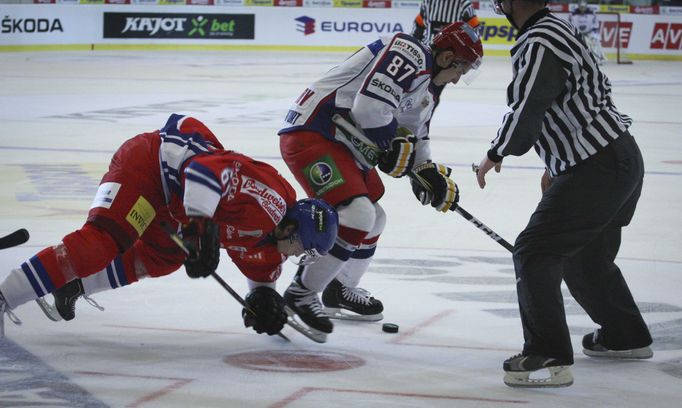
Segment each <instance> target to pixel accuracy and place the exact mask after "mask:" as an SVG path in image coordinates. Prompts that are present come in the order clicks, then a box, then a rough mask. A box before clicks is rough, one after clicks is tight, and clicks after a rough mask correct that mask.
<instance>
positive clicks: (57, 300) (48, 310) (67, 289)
mask: <svg viewBox="0 0 682 408" xmlns="http://www.w3.org/2000/svg"><path fill="white" fill-rule="evenodd" d="M52 296H53V297H54V304H53V305H51V304H49V303H48V302H47V301H46V300H45V298H38V299H36V303H38V306H40V309H42V311H43V313H45V316H47V318H48V319H50V320H52V321H55V322H58V321H60V320H62V319H63V320H66V321H69V320H73V319H74V318H75V317H76V301H77V300H78V298H79V297H81V296H83V298H84V299H85V300H87V301H88V303H90V304H91V305H92V306H94V307H96V308H98V309H99V310H104V308H103V307H101V306H100V305H98V304H97V302H95V301H94V300H93V299H91V298H89V297H88V296H86V295H85V290H84V289H83V282H82V281H81V280H80V279H74V280H72V281H71V282H69V283H67V284H66V285H64V286H62V287H61V288H59V289H56V290H55V291H54V292H52Z"/></svg>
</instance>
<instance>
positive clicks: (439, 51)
mask: <svg viewBox="0 0 682 408" xmlns="http://www.w3.org/2000/svg"><path fill="white" fill-rule="evenodd" d="M482 56H483V49H482V46H481V41H480V38H479V35H478V34H477V32H476V31H475V30H474V29H472V28H471V27H470V26H469V25H467V24H466V23H462V22H457V23H453V24H450V25H448V26H445V27H444V28H443V29H442V30H441V32H440V33H439V34H438V35H437V36H435V37H434V39H433V41H432V43H431V45H430V46H425V45H423V44H422V43H421V42H420V41H419V40H417V39H416V38H414V37H412V36H410V35H407V34H403V33H400V34H397V35H395V36H393V37H391V38H381V39H379V40H377V41H375V42H373V43H371V44H369V45H367V46H366V47H363V48H362V49H360V50H358V51H357V52H356V53H354V54H353V55H351V56H350V57H349V58H348V59H346V60H345V61H344V62H343V63H341V64H340V65H338V66H336V67H334V68H332V69H331V70H330V71H328V72H327V73H326V74H325V75H324V76H323V77H322V78H321V79H319V80H317V81H316V82H315V83H313V84H312V85H310V86H309V87H308V88H307V89H305V90H304V91H303V93H301V95H300V96H299V97H298V99H296V101H295V102H294V104H293V105H292V106H291V108H290V109H289V111H288V113H287V115H286V118H285V123H284V126H283V127H282V129H280V131H279V132H278V133H279V135H280V151H281V153H282V157H283V158H284V161H285V162H286V164H287V166H288V167H289V169H290V170H291V172H292V173H293V174H294V176H295V177H296V179H297V180H298V182H299V183H300V184H301V186H302V188H303V189H304V190H305V191H306V193H307V194H308V196H310V197H318V198H322V199H324V200H325V201H327V202H328V203H330V204H332V205H333V206H335V207H336V208H337V210H338V214H339V224H340V225H339V235H338V239H337V241H336V244H335V245H334V246H333V248H332V249H331V250H330V251H329V254H328V255H327V256H325V257H323V258H322V259H320V260H318V261H317V262H316V263H315V264H312V265H303V266H301V267H300V268H299V271H298V273H297V275H296V277H295V279H294V282H293V283H292V284H291V285H290V286H289V288H288V289H287V290H286V292H285V294H284V297H285V299H286V301H287V303H288V305H289V306H290V308H291V309H293V310H294V311H295V312H296V313H297V314H298V315H299V317H300V318H301V319H302V320H303V321H304V322H305V323H306V324H308V325H309V326H310V327H312V328H314V329H317V330H319V331H321V332H324V333H331V332H332V330H333V324H332V322H331V321H330V320H329V317H330V316H331V317H335V318H347V319H351V320H380V319H382V318H383V316H382V311H383V305H382V302H381V301H379V300H378V299H376V298H374V297H372V296H371V294H370V293H369V292H368V291H366V290H364V289H361V288H359V287H358V284H359V282H360V278H361V277H362V275H363V274H364V273H365V271H366V270H367V268H368V267H369V264H370V261H371V259H372V256H373V255H374V252H375V249H376V245H377V241H378V239H379V236H380V234H381V232H382V231H383V229H384V225H385V222H386V215H385V213H384V210H383V209H382V207H381V206H380V205H379V203H378V201H379V199H380V198H381V196H382V195H383V194H384V185H383V183H382V181H381V179H380V178H379V175H378V172H377V170H376V169H375V166H377V165H378V167H379V169H380V170H381V171H383V172H384V173H386V174H388V175H390V176H392V177H402V176H405V175H408V174H409V176H410V177H409V178H410V180H411V183H412V190H413V192H414V194H415V196H416V197H417V198H418V199H419V201H420V202H421V203H422V204H423V205H426V204H430V205H431V206H432V207H434V208H435V209H437V210H438V211H443V212H447V211H448V210H452V209H454V208H455V207H456V205H457V204H456V203H457V201H458V198H459V192H458V190H457V186H456V184H455V183H454V182H453V181H452V180H451V179H450V178H449V174H450V169H448V168H447V167H445V166H442V165H438V164H436V163H433V162H432V161H431V151H430V148H429V121H430V119H431V114H432V110H433V107H434V102H435V101H434V95H433V88H434V85H444V84H446V83H457V82H458V81H459V80H460V78H462V77H464V76H467V75H470V74H471V72H472V71H474V70H476V69H477V68H478V67H479V65H480V63H481V58H482ZM319 292H322V302H323V303H324V306H326V310H325V309H324V308H323V307H322V304H321V303H320V299H319V297H318V293H319ZM349 312H350V313H349Z"/></svg>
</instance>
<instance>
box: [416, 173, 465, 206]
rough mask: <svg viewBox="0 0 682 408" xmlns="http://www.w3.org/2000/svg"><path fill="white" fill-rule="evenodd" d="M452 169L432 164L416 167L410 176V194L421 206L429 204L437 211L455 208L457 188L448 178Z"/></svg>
mask: <svg viewBox="0 0 682 408" xmlns="http://www.w3.org/2000/svg"><path fill="white" fill-rule="evenodd" d="M451 172H452V169H451V168H449V167H447V166H443V165H442V164H436V163H432V162H424V163H422V164H420V165H418V166H416V167H415V168H414V169H413V170H412V173H411V175H410V184H412V192H413V193H414V195H415V197H417V200H419V202H421V203H422V205H427V204H431V207H433V208H435V209H436V210H438V211H442V212H447V211H448V210H453V211H454V209H455V208H457V202H458V201H459V188H457V184H455V182H454V181H452V179H451V178H450V177H449V176H450V173H451Z"/></svg>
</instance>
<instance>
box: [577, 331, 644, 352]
mask: <svg viewBox="0 0 682 408" xmlns="http://www.w3.org/2000/svg"><path fill="white" fill-rule="evenodd" d="M602 340H603V339H602V332H601V329H597V330H595V331H594V333H589V334H586V335H585V336H584V337H583V353H584V354H585V355H586V356H590V357H597V358H614V359H646V358H651V357H653V356H654V352H653V351H651V348H650V347H649V346H644V347H638V348H633V349H627V350H609V349H608V348H606V347H605V346H604V345H603V344H601V343H602Z"/></svg>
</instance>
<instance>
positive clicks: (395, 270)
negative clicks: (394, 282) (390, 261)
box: [369, 266, 448, 280]
mask: <svg viewBox="0 0 682 408" xmlns="http://www.w3.org/2000/svg"><path fill="white" fill-rule="evenodd" d="M369 272H371V273H381V274H386V275H405V276H432V275H443V274H446V273H448V271H447V270H444V269H433V268H419V267H401V266H371V267H370V269H369ZM428 280H432V279H431V278H429V279H428Z"/></svg>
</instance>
